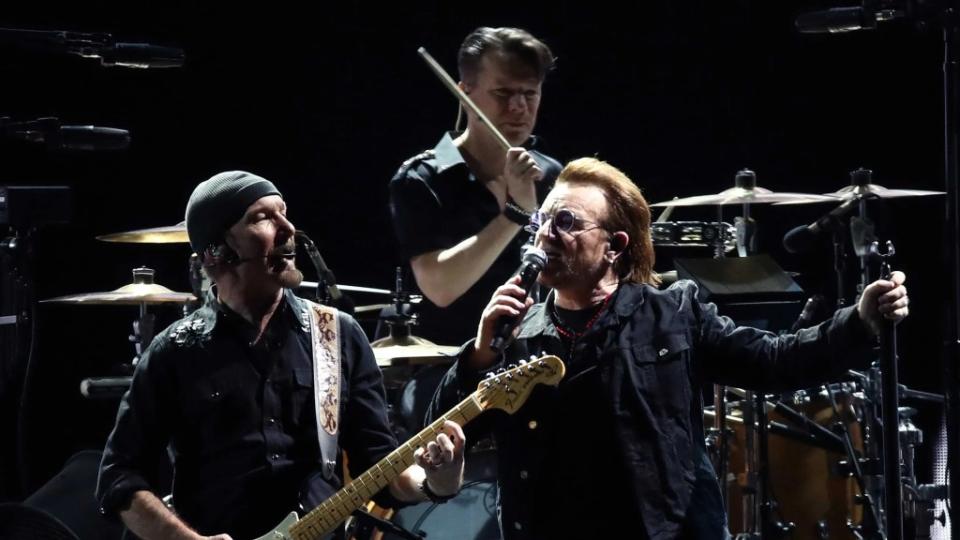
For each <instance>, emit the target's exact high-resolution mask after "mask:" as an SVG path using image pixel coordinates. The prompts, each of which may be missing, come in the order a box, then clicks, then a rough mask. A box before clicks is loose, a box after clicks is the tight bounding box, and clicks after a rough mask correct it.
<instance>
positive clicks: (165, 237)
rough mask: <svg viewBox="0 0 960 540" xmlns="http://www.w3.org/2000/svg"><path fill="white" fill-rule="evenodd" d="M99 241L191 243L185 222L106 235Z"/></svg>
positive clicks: (98, 238) (100, 237) (99, 238)
mask: <svg viewBox="0 0 960 540" xmlns="http://www.w3.org/2000/svg"><path fill="white" fill-rule="evenodd" d="M97 240H101V241H103V242H126V243H132V244H187V243H189V242H190V239H189V238H188V237H187V224H186V222H183V221H181V222H180V223H177V224H176V225H171V226H169V227H154V228H152V229H139V230H134V231H125V232H119V233H112V234H104V235H100V236H98V237H97Z"/></svg>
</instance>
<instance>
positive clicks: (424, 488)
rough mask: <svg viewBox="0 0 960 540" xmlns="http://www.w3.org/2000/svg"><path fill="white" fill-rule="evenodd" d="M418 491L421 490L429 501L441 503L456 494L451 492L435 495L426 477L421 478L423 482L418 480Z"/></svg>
mask: <svg viewBox="0 0 960 540" xmlns="http://www.w3.org/2000/svg"><path fill="white" fill-rule="evenodd" d="M420 491H422V492H423V494H424V495H426V496H427V498H428V499H430V502H432V503H436V504H443V503H445V502H447V501H449V500H450V499H452V498H454V497H456V496H457V494H456V493H453V494H450V495H437V494H436V493H434V492H433V490H432V489H430V484H428V483H427V479H426V478H424V479H423V482H420Z"/></svg>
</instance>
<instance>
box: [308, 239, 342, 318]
mask: <svg viewBox="0 0 960 540" xmlns="http://www.w3.org/2000/svg"><path fill="white" fill-rule="evenodd" d="M295 238H296V240H298V241H299V242H300V243H301V244H302V245H303V249H304V250H305V251H306V252H307V255H308V256H309V257H310V262H312V263H313V267H314V269H315V270H316V272H317V296H316V298H317V302H318V303H320V304H325V305H328V306H333V307H335V308H337V309H340V310H342V311H345V312H347V313H349V314H353V303H352V302H350V300H349V298H348V297H347V296H344V294H343V293H342V292H340V288H339V287H337V278H336V277H335V276H334V275H333V272H332V271H331V270H330V268H329V267H328V266H327V263H326V262H325V261H324V260H323V257H322V256H321V255H320V250H319V249H317V245H316V244H314V243H313V240H311V239H310V237H309V236H307V234H306V233H304V232H303V231H297V232H296V237H295Z"/></svg>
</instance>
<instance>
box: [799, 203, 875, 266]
mask: <svg viewBox="0 0 960 540" xmlns="http://www.w3.org/2000/svg"><path fill="white" fill-rule="evenodd" d="M857 203H858V200H857V199H850V200H848V201H846V202H844V203H843V204H841V205H840V206H838V207H836V208H834V209H833V210H831V211H830V212H829V213H827V214H825V215H824V216H823V217H821V218H820V219H818V220H816V221H814V222H813V223H811V224H809V225H800V226H798V227H794V228H793V229H790V230H789V231H787V234H786V235H784V237H783V247H784V248H785V249H786V250H787V251H789V252H790V253H804V252H806V251H810V250H811V249H812V248H813V246H814V242H815V241H816V239H817V236H818V235H819V234H820V233H821V232H823V231H826V230H829V229H832V228H833V227H835V226H836V223H837V221H838V220H839V219H840V218H842V217H843V216H845V215H846V214H847V213H849V212H850V211H852V210H853V209H855V208H856V207H857Z"/></svg>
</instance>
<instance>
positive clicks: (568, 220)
mask: <svg viewBox="0 0 960 540" xmlns="http://www.w3.org/2000/svg"><path fill="white" fill-rule="evenodd" d="M547 221H549V222H550V232H552V233H553V234H554V235H558V234H559V233H560V232H565V233H568V234H571V233H573V232H585V231H589V230H593V229H602V228H603V226H602V225H600V224H599V223H597V222H595V221H587V220H585V219H583V218H581V217H580V216H578V215H576V214H574V213H573V211H571V210H567V209H566V208H561V209H560V210H557V212H556V213H555V214H553V215H550V214H548V213H547V212H544V211H543V210H537V211H535V212H534V213H532V214H530V223H529V224H528V225H527V226H526V227H524V228H525V229H526V231H527V232H529V233H530V234H536V232H537V231H539V230H540V227H542V226H543V224H544V223H546V222H547ZM587 225H593V227H587Z"/></svg>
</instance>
